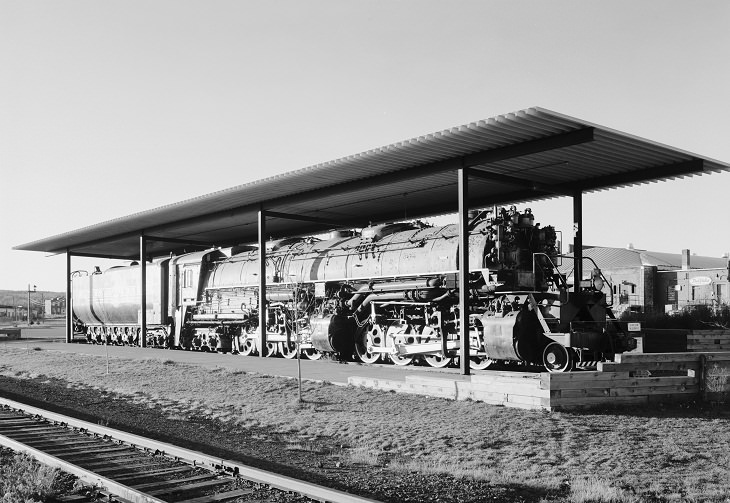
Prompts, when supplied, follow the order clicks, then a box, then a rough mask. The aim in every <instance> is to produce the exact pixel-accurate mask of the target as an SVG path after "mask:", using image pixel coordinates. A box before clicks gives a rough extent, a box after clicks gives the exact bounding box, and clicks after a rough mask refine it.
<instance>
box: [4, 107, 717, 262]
mask: <svg viewBox="0 0 730 503" xmlns="http://www.w3.org/2000/svg"><path fill="white" fill-rule="evenodd" d="M460 167H469V168H473V171H476V172H477V173H476V175H479V176H478V177H476V176H475V177H473V178H472V180H471V181H470V204H471V206H473V207H480V206H487V205H491V204H502V203H508V202H510V203H512V202H521V201H528V200H539V199H545V198H551V197H556V196H559V195H562V194H566V193H568V194H570V193H573V192H575V191H583V192H591V191H596V190H603V189H607V188H611V187H623V186H628V185H635V184H638V183H646V182H649V181H657V180H666V179H672V178H675V177H682V176H688V175H696V174H702V173H709V172H715V171H725V170H728V169H730V165H728V164H725V163H721V162H718V161H715V160H712V159H708V158H704V157H700V156H698V155H695V154H691V153H689V152H685V151H682V150H679V149H675V148H672V147H669V146H665V145H660V144H657V143H654V142H651V141H648V140H644V139H641V138H637V137H635V136H632V135H629V134H626V133H622V132H619V131H615V130H612V129H609V128H605V127H602V126H598V125H596V124H592V123H590V122H587V121H583V120H580V119H575V118H572V117H568V116H566V115H562V114H559V113H556V112H553V111H550V110H546V109H543V108H530V109H526V110H521V111H519V112H514V113H510V114H506V115H500V116H497V117H493V118H490V119H486V120H482V121H478V122H473V123H471V124H466V125H463V126H459V127H454V128H450V129H447V130H444V131H440V132H437V133H433V134H429V135H424V136H419V137H417V138H413V139H410V140H406V141H401V142H398V143H394V144H391V145H387V146H384V147H380V148H376V149H372V150H369V151H367V152H362V153H359V154H355V155H351V156H348V157H344V158H341V159H337V160H333V161H329V162H325V163H322V164H318V165H315V166H311V167H308V168H303V169H299V170H296V171H291V172H289V173H285V174H282V175H277V176H273V177H270V178H265V179H262V180H257V181H255V182H251V183H247V184H244V185H239V186H236V187H231V188H229V189H226V190H222V191H219V192H214V193H211V194H206V195H203V196H200V197H196V198H193V199H189V200H186V201H181V202H179V203H175V204H170V205H167V206H162V207H159V208H155V209H152V210H148V211H144V212H141V213H135V214H132V215H129V216H125V217H122V218H117V219H114V220H110V221H107V222H102V223H99V224H96V225H92V226H89V227H84V228H81V229H77V230H74V231H71V232H66V233H63V234H58V235H55V236H51V237H47V238H43V239H40V240H38V241H34V242H31V243H27V244H24V245H20V246H17V247H15V249H17V250H34V251H43V252H50V253H57V252H64V251H66V250H71V251H72V252H76V253H78V254H98V255H105V256H118V257H128V258H132V257H135V256H136V255H137V254H138V249H139V245H138V243H139V241H138V236H139V235H140V233H142V232H144V233H145V234H146V235H149V236H153V237H157V238H165V239H176V240H182V241H197V242H204V243H208V244H211V245H213V244H217V245H221V246H226V245H231V244H234V243H246V242H254V241H256V239H257V212H258V210H259V208H260V207H261V205H263V207H264V208H265V209H267V210H270V211H276V212H281V213H289V214H296V215H300V216H306V217H313V218H319V219H326V220H327V221H328V222H329V223H327V224H322V223H314V222H305V223H303V222H301V221H293V220H289V219H282V218H269V219H267V234H269V235H272V236H279V237H281V236H289V235H303V234H310V233H316V232H321V231H322V230H325V229H327V228H331V227H333V226H336V225H339V226H342V227H354V226H362V225H365V224H367V223H368V222H374V223H375V222H385V221H392V220H399V219H403V218H404V217H405V216H407V217H409V218H416V217H424V216H429V215H437V214H443V213H446V212H451V211H455V210H456V206H457V197H456V185H457V179H456V175H455V170H456V169H458V168H460ZM183 248H185V246H184V245H183V244H181V243H179V242H164V241H156V240H152V241H150V244H149V246H148V250H149V251H150V253H151V254H153V255H163V254H168V253H170V252H179V251H181V250H182V249H183ZM189 248H190V247H188V249H189Z"/></svg>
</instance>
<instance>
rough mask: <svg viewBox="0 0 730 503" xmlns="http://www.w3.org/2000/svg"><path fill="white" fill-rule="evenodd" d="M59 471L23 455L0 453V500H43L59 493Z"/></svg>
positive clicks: (8, 452)
mask: <svg viewBox="0 0 730 503" xmlns="http://www.w3.org/2000/svg"><path fill="white" fill-rule="evenodd" d="M60 486H61V472H60V471H59V470H58V469H56V468H50V467H49V466H46V465H42V464H40V463H38V462H37V461H35V460H34V459H33V458H31V457H30V456H28V455H26V454H19V453H12V452H10V451H6V450H3V451H2V452H1V453H0V501H2V502H3V503H5V502H8V503H10V502H25V503H28V502H36V501H46V500H48V499H49V498H50V497H51V496H54V495H56V494H58V493H59V492H60V489H61V487H60Z"/></svg>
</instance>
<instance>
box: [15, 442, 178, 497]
mask: <svg viewBox="0 0 730 503" xmlns="http://www.w3.org/2000/svg"><path fill="white" fill-rule="evenodd" d="M0 445H2V446H4V447H7V448H8V449H12V450H14V451H17V452H25V453H27V454H29V455H30V456H33V457H34V458H35V459H37V460H38V461H40V462H41V463H43V464H46V465H48V466H51V467H53V468H58V469H60V470H62V471H64V472H67V473H70V474H72V475H75V476H76V477H78V478H79V479H81V480H83V481H84V482H86V483H87V484H91V485H93V486H95V487H97V488H99V489H100V490H101V491H103V492H105V493H108V494H109V495H110V499H111V496H115V497H119V498H123V499H125V500H127V501H131V502H133V503H166V502H165V500H161V499H157V498H155V497H153V496H150V495H148V494H145V493H143V492H141V491H137V490H135V489H133V488H131V487H129V486H125V485H124V484H120V483H119V482H116V481H114V480H112V479H110V478H107V477H104V476H101V475H99V474H97V473H94V472H92V471H89V470H86V469H85V468H82V467H80V466H77V465H75V464H73V463H70V462H68V461H64V460H63V459H60V458H57V457H56V456H53V455H51V454H48V453H46V452H43V451H41V450H38V449H36V448H34V447H31V446H29V445H26V444H24V443H21V442H18V441H17V440H13V439H12V438H9V437H6V436H5V435H2V434H0Z"/></svg>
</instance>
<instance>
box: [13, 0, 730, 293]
mask: <svg viewBox="0 0 730 503" xmlns="http://www.w3.org/2000/svg"><path fill="white" fill-rule="evenodd" d="M729 25H730V2H727V1H726V0H705V1H703V2H694V1H691V0H686V1H677V0H644V1H636V0H628V1H606V0H570V1H568V0H550V1H547V0H539V1H538V0H535V1H531V0H509V1H507V0H504V1H497V0H479V1H461V0H450V1H444V0H439V1H433V0H389V1H386V0H351V1H350V0H261V1H258V0H237V1H226V0H215V1H206V0H195V1H192V0H170V1H167V0H164V1H163V0H144V1H136V0H124V1H119V0H109V1H104V2H99V1H97V0H89V1H79V0H65V1H63V2H58V1H55V0H47V1H42V0H38V1H37V0H0V212H2V220H1V223H0V229H2V230H1V231H0V289H20V290H25V289H26V288H27V286H28V285H31V287H32V285H36V287H37V288H38V290H51V291H63V290H64V289H65V278H64V277H65V257H64V256H54V257H48V256H46V254H44V253H38V252H22V251H14V250H11V248H12V247H14V246H18V245H21V244H25V243H28V242H31V241H35V240H38V239H42V238H45V237H49V236H53V235H56V234H61V233H64V232H68V231H72V230H75V229H78V228H81V227H85V226H88V225H93V224H96V223H100V222H104V221H107V220H110V219H113V218H117V217H122V216H126V215H129V214H132V213H136V212H139V211H144V210H148V209H152V208H156V207H158V206H162V205H165V204H169V203H173V202H177V201H181V200H184V199H188V198H191V197H195V196H199V195H202V194H207V193H210V192H214V191H217V190H221V189H225V188H228V187H232V186H235V185H240V184H243V183H247V182H251V181H254V180H258V179H261V178H265V177H269V176H273V175H275V174H279V173H283V172H286V171H291V170H295V169H300V168H304V167H307V166H311V165H314V164H317V163H320V162H326V161H329V160H333V159H337V158H340V157H343V156H347V155H351V154H355V153H358V152H362V151H365V150H368V149H371V148H376V147H379V146H382V145H387V144H391V143H395V142H398V141H401V140H405V139H409V138H413V137H416V136H420V135H423V134H427V133H432V132H435V131H440V130H443V129H447V128H450V127H453V126H458V125H461V124H466V123H469V122H473V121H477V120H480V119H486V118H489V117H493V116H496V115H501V114H505V113H510V112H514V111H517V110H522V109H525V108H529V107H532V106H540V107H544V108H548V109H551V110H554V111H557V112H560V113H563V114H567V115H570V116H573V117H576V118H580V119H583V120H586V121H590V122H593V123H596V124H599V125H601V126H605V127H609V128H612V129H617V130H619V131H623V132H626V133H630V134H633V135H636V136H640V137H643V138H646V139H649V140H652V141H656V142H659V143H664V144H667V145H671V146H673V147H677V148H680V149H683V150H687V151H690V152H693V153H695V154H698V155H701V156H703V157H709V158H713V159H717V160H719V161H723V162H726V163H730V141H728V140H729V138H728V136H729V133H730V130H729V127H728V124H730V122H729V121H728V118H729V117H730V65H729V64H728V61H730V30H728V29H727V27H728V26H729ZM728 189H730V173H728V174H713V175H705V176H701V177H694V178H689V179H684V180H680V181H673V182H666V183H657V184H649V185H643V186H640V187H638V188H631V189H622V190H610V191H603V192H599V193H594V194H587V195H585V196H584V201H583V206H584V217H583V218H584V233H583V241H584V243H586V244H591V245H601V246H618V247H624V246H627V245H628V244H629V243H632V244H633V246H635V247H636V248H641V249H647V250H651V251H664V252H676V253H679V252H680V250H682V249H684V248H689V249H690V250H691V251H692V252H693V253H697V254H698V255H707V256H715V257H720V256H721V255H722V254H723V253H725V252H727V251H730V233H728V232H727V230H726V224H725V218H726V217H727V211H726V209H727V204H726V197H727V193H728ZM524 206H530V207H532V209H533V211H534V213H535V214H536V219H537V221H540V222H541V223H542V224H543V226H544V225H551V224H552V225H555V226H556V227H557V228H558V229H559V230H562V231H563V233H564V235H566V236H569V235H571V234H570V231H571V219H572V206H571V202H570V200H569V199H567V198H563V199H557V200H552V201H548V202H541V203H535V204H529V205H521V207H524ZM89 261H90V259H81V258H74V261H73V264H72V267H73V268H74V269H77V268H90V267H93V264H92V263H90V262H89ZM94 262H95V263H98V262H99V261H98V260H95V261H94Z"/></svg>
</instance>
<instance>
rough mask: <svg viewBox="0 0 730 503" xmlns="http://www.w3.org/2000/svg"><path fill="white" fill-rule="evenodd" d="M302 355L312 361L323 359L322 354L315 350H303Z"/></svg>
mask: <svg viewBox="0 0 730 503" xmlns="http://www.w3.org/2000/svg"><path fill="white" fill-rule="evenodd" d="M302 354H303V355H304V356H306V357H307V358H308V359H310V360H319V359H320V358H322V353H320V352H319V351H317V350H316V349H314V348H307V349H302Z"/></svg>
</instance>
